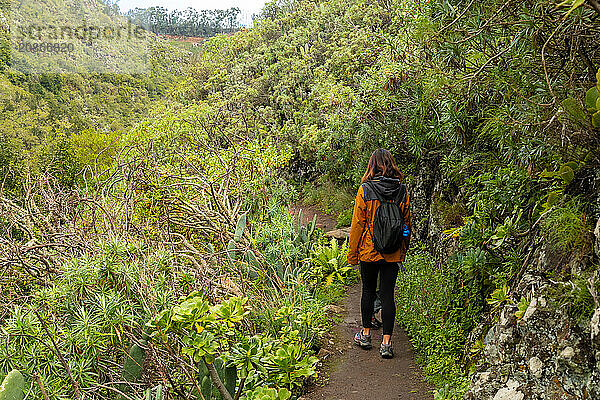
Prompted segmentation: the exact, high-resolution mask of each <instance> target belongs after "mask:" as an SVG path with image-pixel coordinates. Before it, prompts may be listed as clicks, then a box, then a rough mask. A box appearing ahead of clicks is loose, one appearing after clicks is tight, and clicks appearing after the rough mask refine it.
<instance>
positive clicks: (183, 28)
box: [126, 7, 240, 37]
mask: <svg viewBox="0 0 600 400" xmlns="http://www.w3.org/2000/svg"><path fill="white" fill-rule="evenodd" d="M126 15H127V17H129V18H131V20H132V21H133V22H134V23H135V24H137V25H141V26H144V27H147V29H149V30H150V31H152V32H154V33H158V34H163V35H177V36H195V37H210V36H214V35H216V34H218V33H226V32H235V31H236V30H238V29H239V21H238V18H239V15H240V9H239V8H237V7H232V8H229V9H227V10H196V9H194V8H191V7H188V8H187V9H185V10H173V11H169V10H167V9H166V8H164V7H149V8H134V9H133V10H130V11H128V12H127V14H126Z"/></svg>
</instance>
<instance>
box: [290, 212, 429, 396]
mask: <svg viewBox="0 0 600 400" xmlns="http://www.w3.org/2000/svg"><path fill="white" fill-rule="evenodd" d="M299 209H302V210H303V211H302V213H303V215H304V219H306V220H309V221H312V219H313V216H314V215H315V214H316V215H317V227H319V228H321V229H323V230H324V231H325V232H327V231H328V230H331V229H334V228H335V221H334V220H333V218H331V217H330V216H328V215H324V214H323V213H322V212H321V211H320V210H318V208H317V207H314V206H306V205H303V204H294V205H292V206H291V207H290V212H291V213H292V215H294V216H295V217H296V218H297V216H298V210H299ZM360 294H361V287H360V283H358V284H356V285H354V286H352V287H351V288H350V289H349V291H348V296H347V297H346V298H345V299H344V300H343V303H342V304H341V308H340V309H337V307H332V309H333V310H334V312H340V313H341V316H342V322H341V323H340V324H338V325H337V326H336V327H335V328H334V332H332V334H331V335H330V337H329V341H328V342H327V343H326V345H325V346H324V348H323V349H322V350H321V352H320V353H319V358H321V359H322V360H324V368H323V369H322V370H321V371H320V375H321V376H320V378H319V379H318V383H316V384H314V385H313V386H312V387H310V388H309V393H308V394H306V395H304V396H302V397H301V400H365V399H366V400H369V399H377V400H394V399H401V400H431V399H432V398H433V396H432V394H431V389H432V388H431V387H430V386H429V385H427V384H426V383H425V382H424V381H423V378H422V376H421V371H420V369H419V367H418V366H417V365H416V363H415V354H414V352H413V349H412V345H411V343H410V341H409V340H408V336H406V333H405V332H404V331H403V330H402V329H400V327H398V326H396V328H395V330H394V335H393V336H392V342H393V343H394V354H395V357H394V358H393V359H391V360H384V359H382V358H381V357H380V356H379V344H380V343H381V330H378V331H373V349H371V350H368V351H366V350H362V349H361V348H359V347H357V346H354V345H353V344H352V338H353V337H354V334H355V333H356V332H357V331H358V329H359V328H360V320H361V318H360Z"/></svg>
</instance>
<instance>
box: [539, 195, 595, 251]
mask: <svg viewBox="0 0 600 400" xmlns="http://www.w3.org/2000/svg"><path fill="white" fill-rule="evenodd" d="M542 229H543V234H544V236H545V237H546V238H547V239H548V242H549V243H550V245H551V246H552V247H553V248H554V249H555V250H558V251H561V252H564V253H569V252H572V251H574V250H575V249H578V248H581V247H583V246H584V245H586V244H587V243H588V241H589V232H590V225H589V222H588V221H587V218H586V215H585V214H584V213H583V212H581V211H580V209H579V204H578V203H577V201H575V200H571V201H569V202H567V203H565V204H564V205H563V206H560V207H557V208H556V209H554V210H552V211H550V213H549V214H548V215H546V217H545V218H544V220H543V222H542Z"/></svg>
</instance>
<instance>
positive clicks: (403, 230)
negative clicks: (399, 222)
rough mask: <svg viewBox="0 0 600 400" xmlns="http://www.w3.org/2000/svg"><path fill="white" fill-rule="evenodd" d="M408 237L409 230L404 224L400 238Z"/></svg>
mask: <svg viewBox="0 0 600 400" xmlns="http://www.w3.org/2000/svg"><path fill="white" fill-rule="evenodd" d="M408 235H410V230H409V229H408V227H407V226H406V224H404V226H402V236H404V237H408Z"/></svg>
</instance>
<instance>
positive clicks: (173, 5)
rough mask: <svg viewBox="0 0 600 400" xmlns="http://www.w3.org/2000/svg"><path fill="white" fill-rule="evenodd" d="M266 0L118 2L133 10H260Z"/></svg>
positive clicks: (141, 0) (140, 0)
mask: <svg viewBox="0 0 600 400" xmlns="http://www.w3.org/2000/svg"><path fill="white" fill-rule="evenodd" d="M265 2H266V1H265V0H119V1H118V4H119V7H120V8H121V11H127V10H131V9H132V8H135V7H139V8H148V7H152V6H162V7H166V8H168V9H169V10H174V9H180V10H183V9H186V8H188V7H192V8H195V9H197V10H214V9H227V8H231V7H239V8H240V9H241V10H253V11H258V10H260V9H261V8H262V7H263V6H264V5H265Z"/></svg>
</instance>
